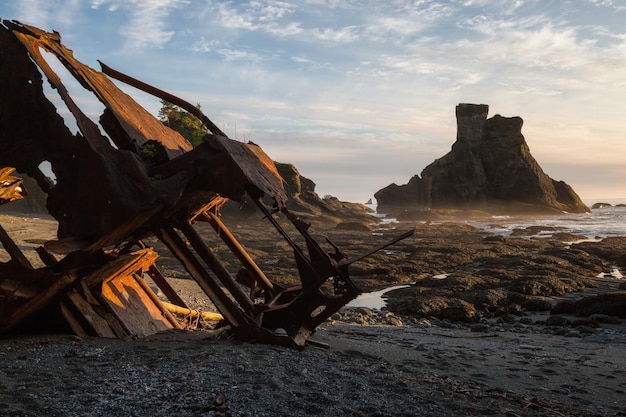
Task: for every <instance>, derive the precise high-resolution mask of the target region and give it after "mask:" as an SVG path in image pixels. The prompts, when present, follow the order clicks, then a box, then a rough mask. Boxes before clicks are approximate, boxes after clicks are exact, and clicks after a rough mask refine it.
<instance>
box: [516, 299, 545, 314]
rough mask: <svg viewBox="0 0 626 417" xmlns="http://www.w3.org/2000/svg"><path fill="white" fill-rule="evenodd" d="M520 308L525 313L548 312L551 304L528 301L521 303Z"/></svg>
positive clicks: (537, 300)
mask: <svg viewBox="0 0 626 417" xmlns="http://www.w3.org/2000/svg"><path fill="white" fill-rule="evenodd" d="M522 308H523V309H524V310H526V311H550V310H552V304H551V303H550V302H549V301H546V300H541V299H530V300H527V301H524V302H523V303H522Z"/></svg>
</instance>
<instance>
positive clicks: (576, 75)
mask: <svg viewBox="0 0 626 417" xmlns="http://www.w3.org/2000/svg"><path fill="white" fill-rule="evenodd" d="M0 18H3V19H8V20H11V19H14V20H19V21H21V22H23V23H26V24H30V25H34V26H37V27H39V28H41V29H44V30H48V31H51V30H56V31H58V32H60V33H61V36H62V43H63V44H65V45H66V46H67V47H68V48H70V49H72V50H73V51H74V56H75V57H76V58H78V59H79V60H80V61H82V62H83V63H85V64H87V65H90V66H92V67H94V68H96V69H100V67H99V64H98V63H97V60H100V61H102V62H104V63H105V64H107V65H109V66H110V67H113V68H115V69H117V70H119V71H122V72H124V73H126V74H128V75H131V76H133V77H135V78H139V79H140V80H142V81H145V82H148V83H150V84H152V85H155V86H157V87H159V88H161V89H164V90H166V91H168V92H170V93H172V94H175V95H177V96H179V97H181V98H184V99H185V100H187V101H189V102H191V103H193V104H200V105H201V107H202V110H203V112H204V113H205V114H206V115H207V116H208V117H209V118H210V119H211V120H212V121H213V122H214V123H215V124H216V125H217V126H219V127H220V128H221V129H222V130H223V131H225V132H226V133H227V134H228V136H229V137H231V138H232V139H236V140H241V141H252V142H255V143H257V144H258V145H260V146H261V147H262V148H263V149H264V151H265V152H266V153H267V154H268V155H269V156H270V157H271V158H272V159H274V160H276V161H280V162H289V163H293V164H294V165H295V166H296V167H297V169H298V170H299V171H300V173H301V174H302V175H303V176H305V177H307V178H309V179H311V180H313V181H314V182H315V183H316V185H317V187H316V191H317V193H318V194H319V195H320V196H327V195H332V196H335V197H337V198H339V199H340V200H343V201H353V202H361V203H364V202H365V201H367V200H368V199H369V198H372V197H373V195H374V193H375V192H376V191H378V190H379V189H381V188H384V187H386V186H387V185H389V184H391V183H395V184H398V185H401V184H406V183H407V182H408V180H409V179H410V178H411V177H412V176H414V175H419V174H420V173H421V171H422V170H423V169H424V168H425V167H426V166H427V165H429V164H430V163H431V162H433V161H434V160H435V159H437V158H439V157H441V156H443V155H445V154H446V153H447V152H449V151H450V148H451V146H452V144H453V143H454V141H455V139H456V118H455V107H456V105H457V104H459V103H476V104H488V105H489V117H491V116H493V115H495V114H500V115H502V116H506V117H512V116H520V117H522V119H524V126H523V128H522V133H523V134H524V137H525V138H526V142H527V143H528V146H529V147H530V151H531V154H532V155H533V156H534V158H535V159H536V160H537V162H538V163H539V164H540V165H541V167H542V168H543V170H544V171H545V172H546V173H547V174H548V175H549V176H550V177H552V178H553V179H555V180H558V181H565V182H566V183H568V184H569V185H571V186H572V187H573V189H574V190H575V191H576V192H577V193H578V195H579V196H580V197H581V198H582V199H583V200H585V201H590V202H594V201H599V200H602V199H604V200H606V199H618V198H626V163H625V159H626V140H625V139H626V137H625V136H626V135H625V134H626V124H625V123H624V119H625V118H626V25H624V22H626V0H575V1H550V0H440V1H434V0H413V1H404V0H386V1H384V2H383V1H379V0H300V1H277V0H252V1H212V0H65V1H63V0H19V1H18V0H0ZM118 85H119V86H120V87H122V88H123V89H124V91H126V92H128V93H129V94H130V95H132V96H133V97H134V98H135V99H136V100H137V101H138V102H139V103H140V104H141V105H143V106H144V107H145V108H147V109H148V110H149V111H150V112H152V113H153V114H155V115H156V114H157V113H158V110H159V108H160V103H159V101H158V99H154V98H151V97H150V96H148V95H146V94H144V93H141V92H138V91H137V90H134V89H132V88H130V87H124V86H123V85H122V84H118ZM73 88H74V89H75V90H76V92H75V93H74V95H75V96H76V95H79V96H80V99H79V100H78V102H79V105H81V106H82V107H83V109H84V110H86V111H87V113H88V114H90V115H91V116H93V118H94V119H95V120H97V117H98V116H99V113H100V112H101V110H102V108H101V107H99V104H98V103H97V102H96V100H95V98H93V96H90V95H89V94H88V93H83V92H82V91H78V90H80V89H79V88H78V87H73ZM70 92H72V88H70Z"/></svg>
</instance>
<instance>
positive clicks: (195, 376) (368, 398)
mask: <svg viewBox="0 0 626 417" xmlns="http://www.w3.org/2000/svg"><path fill="white" fill-rule="evenodd" d="M224 335H225V332H220V331H196V332H189V331H170V332H166V333H161V334H157V335H155V336H152V337H149V338H147V339H144V340H135V341H120V340H115V339H98V338H87V339H81V338H78V337H75V336H68V335H38V336H28V337H27V336H22V337H12V338H5V339H3V340H2V342H1V343H0V358H1V359H2V360H1V365H0V376H1V378H0V381H1V382H0V406H1V407H2V411H0V415H3V416H44V415H45V416H70V415H72V416H166V415H168V416H171V415H178V416H307V415H316V416H339V415H345V416H451V415H458V416H487V415H492V416H618V415H624V414H626V408H625V406H624V401H623V399H624V393H625V392H626V357H625V356H624V351H625V347H626V327H625V326H624V325H616V326H613V327H610V328H606V329H603V330H602V331H600V332H596V333H594V334H592V335H582V334H581V335H578V336H572V335H570V336H569V337H566V336H557V335H553V334H544V333H541V332H537V330H529V329H524V328H521V327H518V328H515V329H513V328H511V329H506V328H503V327H492V328H490V329H489V330H487V331H485V332H472V331H471V330H470V329H469V328H467V327H462V326H452V328H446V327H441V326H432V325H428V324H427V322H426V321H424V322H423V324H422V325H404V326H402V327H397V326H390V325H369V326H364V325H357V324H353V323H344V322H341V321H335V322H331V323H328V324H326V325H324V326H322V327H321V328H320V329H319V331H318V332H317V333H316V334H315V335H314V337H313V338H312V340H313V341H315V342H318V343H315V344H309V346H307V348H306V349H305V350H304V351H296V350H293V349H289V348H282V347H277V346H269V345H262V344H253V343H247V342H245V343H244V342H238V341H235V340H231V339H224V338H223V336H224Z"/></svg>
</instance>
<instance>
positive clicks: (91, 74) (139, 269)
mask: <svg viewBox="0 0 626 417" xmlns="http://www.w3.org/2000/svg"><path fill="white" fill-rule="evenodd" d="M42 51H44V52H45V53H46V54H42ZM44 55H45V58H44ZM53 59H57V60H58V61H59V62H60V63H61V64H62V65H64V66H65V68H66V69H67V70H68V72H69V73H70V74H71V75H72V76H73V77H74V78H75V79H76V80H77V81H78V83H79V84H80V85H81V86H83V87H84V88H85V89H86V90H88V91H90V92H91V93H93V94H94V95H95V96H96V98H97V99H98V100H99V101H100V102H101V103H102V104H103V105H104V107H105V109H104V111H103V113H102V115H101V116H100V118H99V120H98V123H96V122H94V121H92V120H91V119H90V118H89V117H87V115H85V114H84V113H83V112H82V110H81V109H80V108H79V107H78V105H77V104H76V101H75V99H74V98H73V97H72V96H71V95H70V94H69V92H68V90H67V88H66V87H65V84H64V83H63V80H62V79H61V78H60V77H59V76H58V75H57V74H56V73H55V71H54V70H53V69H52V66H50V65H49V63H48V60H53ZM42 74H43V76H44V77H45V78H46V82H48V83H50V85H51V86H52V87H53V89H54V90H55V91H56V92H57V93H58V94H59V96H60V98H61V100H62V101H63V103H64V104H65V106H66V107H67V109H68V110H69V112H70V114H71V116H72V117H73V118H74V119H75V122H76V126H78V129H79V131H78V132H77V133H72V131H71V130H70V128H68V127H67V126H66V124H65V120H64V119H63V118H62V117H60V116H59V114H58V113H57V109H56V108H55V106H54V105H53V104H52V102H51V101H49V99H48V98H47V97H46V95H45V94H44V89H43V83H44V80H43V79H42ZM109 77H112V78H116V79H118V80H120V81H122V82H124V83H127V84H130V85H132V86H134V87H136V88H139V89H142V90H144V91H146V92H148V93H149V94H152V95H155V96H157V97H159V98H161V99H164V100H168V101H170V102H172V103H174V104H176V105H178V106H180V107H182V108H184V109H187V110H188V111H190V112H191V113H193V114H194V115H196V116H197V117H198V118H199V119H200V120H201V121H202V122H203V123H204V124H205V126H206V127H207V129H208V130H209V131H210V132H211V133H210V134H208V135H206V136H205V137H204V139H203V143H202V144H200V145H199V146H197V147H196V148H193V147H192V146H191V145H190V144H189V142H188V141H187V140H185V139H184V138H183V137H182V136H181V135H180V134H179V133H177V132H175V131H173V130H171V129H170V128H168V127H167V126H165V125H164V124H163V123H161V122H160V121H159V120H157V119H156V118H155V117H154V116H152V115H151V114H149V113H148V112H147V111H146V110H145V109H143V108H142V107H141V106H140V105H139V104H137V103H136V102H135V101H134V100H133V99H132V98H131V97H130V96H129V95H127V94H126V93H124V92H122V91H121V90H120V89H119V88H118V87H117V86H116V85H115V83H114V82H113V81H112V80H111V78H109ZM148 148H149V149H150V152H146V150H147V149H148ZM44 162H47V163H49V165H50V166H51V170H52V173H53V177H54V178H52V179H51V173H49V172H44V170H43V168H41V167H42V164H43V163H44ZM14 170H16V171H17V172H19V173H23V174H26V175H28V176H30V177H32V178H34V179H35V180H36V181H37V184H38V186H39V187H40V188H41V189H42V190H43V191H44V192H45V193H46V194H47V209H48V212H49V214H50V215H52V216H53V217H54V218H55V219H56V220H57V221H58V225H59V227H58V232H57V237H58V239H56V240H54V241H49V242H46V244H45V245H43V246H42V247H40V248H37V254H38V255H39V257H40V259H41V260H42V262H43V263H44V264H45V266H44V267H42V268H33V266H32V265H31V264H30V263H29V262H28V260H27V258H26V257H25V256H24V255H23V254H22V253H21V251H20V248H19V247H18V246H17V245H15V243H14V242H13V241H12V239H11V237H10V236H9V235H8V234H7V233H6V232H5V230H4V229H2V228H1V227H0V242H1V243H2V247H4V250H5V251H6V252H7V253H8V254H9V256H10V258H11V259H10V261H8V262H5V263H0V332H8V331H11V330H15V329H19V328H20V326H29V325H30V324H29V323H30V322H31V319H33V318H34V317H37V315H38V314H40V315H41V314H50V313H51V312H52V313H55V312H56V313H57V314H58V316H59V317H60V318H62V320H63V321H64V323H65V324H66V326H67V327H68V328H70V329H71V330H72V331H73V332H74V333H76V334H79V335H96V336H101V337H119V338H129V337H143V336H146V335H149V334H152V333H156V332H159V331H162V330H167V329H174V328H179V327H180V326H181V323H180V322H179V320H178V319H177V318H176V317H175V316H174V315H172V314H171V312H170V309H172V305H174V306H177V307H176V308H182V309H186V310H184V311H185V312H186V313H185V314H195V313H193V312H192V311H190V310H188V307H187V305H186V303H185V301H184V300H183V299H181V298H180V296H178V295H177V294H176V292H175V291H174V290H173V289H172V287H171V286H170V285H169V283H168V281H167V278H166V277H164V276H163V275H162V274H161V273H160V272H159V270H158V269H157V268H156V266H155V260H156V259H157V256H158V255H157V254H156V252H154V251H153V250H152V249H151V248H149V247H146V245H145V244H144V240H143V239H144V238H145V237H149V236H156V237H157V238H158V239H160V240H161V241H162V242H163V243H164V244H165V246H166V247H167V249H168V250H169V251H170V252H171V253H172V254H173V255H174V256H175V257H176V258H177V259H178V260H179V261H180V263H181V264H182V265H183V266H184V268H185V269H186V270H187V272H188V273H189V275H190V277H191V278H193V279H194V280H196V281H197V283H198V284H199V286H200V288H202V290H203V291H204V292H205V293H206V294H207V295H208V296H209V297H210V299H211V301H212V302H213V304H214V305H215V306H216V307H217V309H218V310H219V314H220V316H221V317H223V319H224V320H225V321H226V322H227V324H229V325H230V326H231V328H232V329H233V330H234V332H235V335H237V336H240V337H242V338H244V339H247V340H255V341H261V342H268V343H277V344H284V345H289V346H294V347H297V348H302V347H304V345H305V342H306V340H307V338H308V336H309V335H310V334H311V333H312V332H313V331H314V330H315V327H316V326H318V325H319V324H320V323H322V322H324V321H325V320H326V319H327V318H328V317H330V316H331V315H332V314H333V313H334V312H336V311H337V310H338V309H339V308H341V307H342V306H343V305H345V304H346V303H347V302H349V301H350V300H352V299H354V298H355V297H356V296H357V295H358V294H359V290H358V288H356V287H355V286H354V284H353V283H352V281H351V279H350V277H349V274H348V267H349V266H350V264H351V263H353V262H356V261H357V260H359V259H361V258H362V257H356V258H354V259H352V260H346V259H339V258H337V257H331V256H330V255H329V254H328V253H326V251H324V250H323V249H322V247H321V246H320V245H319V244H318V243H317V242H316V241H315V240H314V239H313V238H312V237H311V236H310V234H309V232H308V228H309V225H308V224H306V223H304V222H302V221H301V220H300V219H299V218H297V216H295V215H293V214H292V213H290V212H289V211H288V210H287V208H286V201H287V196H286V194H285V191H284V189H283V180H282V178H281V177H280V175H279V174H278V171H277V170H276V167H275V165H274V163H273V161H272V160H271V159H270V158H269V157H268V156H267V155H266V154H265V153H264V152H263V150H262V149H261V148H260V147H259V146H257V145H255V144H253V143H242V142H238V141H233V140H231V139H229V138H228V137H226V135H225V134H224V133H223V132H222V131H220V130H219V129H218V128H217V127H216V126H215V125H214V124H213V123H212V122H211V121H210V120H209V118H208V117H206V116H205V115H204V114H202V113H201V112H200V111H199V110H198V109H196V108H195V106H192V105H191V104H189V103H188V102H186V101H184V100H182V99H180V98H178V97H175V96H173V95H172V94H170V93H167V92H165V91H163V90H160V89H157V88H155V87H152V86H149V85H147V84H145V83H143V82H141V81H139V80H136V79H134V78H132V77H129V76H128V75H125V74H122V73H120V72H118V71H115V70H113V69H111V68H109V67H107V66H106V65H104V64H102V71H97V70H95V69H92V68H90V67H88V66H86V65H84V64H82V63H81V62H79V61H78V60H77V59H76V58H74V56H73V54H72V51H71V50H69V49H67V48H66V47H65V46H64V45H63V44H62V43H61V37H60V35H59V34H58V33H56V32H55V33H49V32H46V31H43V30H41V29H38V28H35V27H32V26H27V25H24V24H21V23H19V22H15V21H7V20H0V204H5V203H10V202H12V201H15V200H18V199H20V198H23V197H24V196H25V195H26V194H27V193H26V190H25V189H24V187H23V184H22V182H21V180H20V179H19V178H18V177H14V176H12V175H11V174H12V173H13V171H14ZM229 199H232V200H236V201H243V200H244V199H245V200H246V201H252V202H253V203H254V204H256V206H257V207H258V208H259V210H260V211H261V212H262V213H263V214H264V215H265V217H266V218H267V219H268V221H269V222H271V223H272V225H273V226H274V227H275V228H276V229H277V231H278V232H279V235H280V236H282V237H283V238H284V239H285V240H286V241H287V242H288V244H289V245H290V246H291V247H292V249H293V253H294V256H295V257H296V260H297V265H298V270H297V271H294V274H297V275H298V276H299V278H300V281H301V285H297V286H294V287H291V288H283V287H282V286H280V285H278V284H276V283H274V282H273V281H272V280H271V277H268V276H266V274H265V273H264V272H263V271H262V270H261V268H260V267H259V266H258V265H257V264H256V262H255V261H254V259H252V257H251V256H250V255H249V254H248V253H247V252H246V250H245V249H244V248H243V247H242V246H241V245H240V244H239V243H238V242H237V240H236V238H235V236H234V235H233V234H232V233H231V232H230V231H229V230H228V228H227V227H226V225H224V224H223V223H222V222H221V220H220V218H219V215H218V212H219V209H220V207H222V206H223V204H225V203H226V202H227V201H228V200H229ZM265 201H271V202H272V207H271V208H270V207H268V206H266V205H265V203H264V202H265ZM274 216H285V217H286V218H287V219H288V220H289V221H290V222H291V223H292V224H293V226H294V228H295V230H296V233H297V234H298V235H299V237H298V239H299V241H304V244H305V245H304V247H301V246H300V245H299V244H298V243H296V240H294V239H293V238H292V237H291V236H290V235H289V234H288V233H287V232H286V231H285V230H284V229H283V228H282V227H281V225H280V223H279V222H278V221H277V220H276V219H275V217H274ZM197 221H206V222H208V223H209V224H210V225H211V226H212V227H213V228H214V229H215V231H216V233H217V234H218V235H219V236H220V238H222V239H223V240H224V242H225V243H226V245H227V247H228V248H229V249H230V250H231V251H232V252H233V253H234V254H235V255H236V258H237V259H238V260H239V261H240V263H241V265H240V268H239V269H238V271H232V270H229V269H228V268H226V267H225V266H224V265H223V264H222V262H220V260H219V259H218V258H217V256H216V255H215V254H214V253H213V252H212V251H211V249H210V247H209V246H208V245H207V244H206V243H205V240H204V237H203V236H201V235H200V234H199V233H198V231H197V230H196V229H195V227H194V224H195V222H197ZM403 237H406V236H402V237H400V238H403ZM396 240H397V239H396ZM396 240H394V241H396ZM394 241H392V242H390V243H389V244H392V243H393V242H394ZM385 246H387V245H382V246H381V247H379V248H375V249H374V250H372V251H371V252H368V253H367V254H365V255H364V256H366V255H369V254H370V253H373V252H374V251H376V250H378V249H382V248H383V247H385ZM337 253H339V251H337ZM207 267H208V268H207ZM145 276H149V277H151V278H152V280H153V281H154V282H155V283H156V285H157V286H158V287H159V288H160V289H161V291H162V293H163V294H165V296H166V298H167V299H168V301H169V303H171V304H163V302H162V300H161V299H159V298H158V297H156V295H155V294H154V292H153V291H152V290H151V288H150V287H149V286H148V285H147V284H146V283H145V281H144V277H145ZM329 280H330V281H332V283H333V284H334V285H333V288H332V289H328V288H326V287H327V286H325V287H323V284H324V283H326V282H328V281H329ZM242 284H243V285H242ZM245 285H248V286H249V287H251V288H246V287H245ZM261 300H262V301H261ZM214 318H215V317H213V319H214ZM276 329H282V330H281V331H278V332H277V331H275V330H276Z"/></svg>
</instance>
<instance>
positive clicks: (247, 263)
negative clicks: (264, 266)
mask: <svg viewBox="0 0 626 417" xmlns="http://www.w3.org/2000/svg"><path fill="white" fill-rule="evenodd" d="M204 215H205V217H206V219H207V220H208V222H209V224H210V225H211V227H213V229H214V230H215V232H216V233H217V234H218V235H219V236H220V237H221V238H222V240H223V241H224V243H226V246H228V248H229V249H230V250H231V252H232V253H233V254H235V256H236V257H237V258H238V259H239V261H240V262H241V263H242V265H243V266H244V267H246V269H248V271H250V272H252V273H253V274H254V275H255V277H257V278H258V280H257V281H258V282H259V284H260V285H261V286H263V289H264V290H266V291H268V292H270V293H272V289H273V288H274V285H273V284H272V282H271V281H270V280H269V279H268V278H267V276H265V274H264V273H263V271H261V268H259V266H258V265H257V264H256V262H254V260H253V259H252V258H251V257H250V255H249V254H248V252H246V250H245V249H244V248H243V246H241V244H240V243H239V242H238V241H237V239H235V237H234V236H233V235H232V233H230V230H228V228H227V227H226V225H225V224H224V223H222V221H221V220H220V218H219V217H218V216H217V215H216V214H215V213H213V212H212V211H205V212H204Z"/></svg>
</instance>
